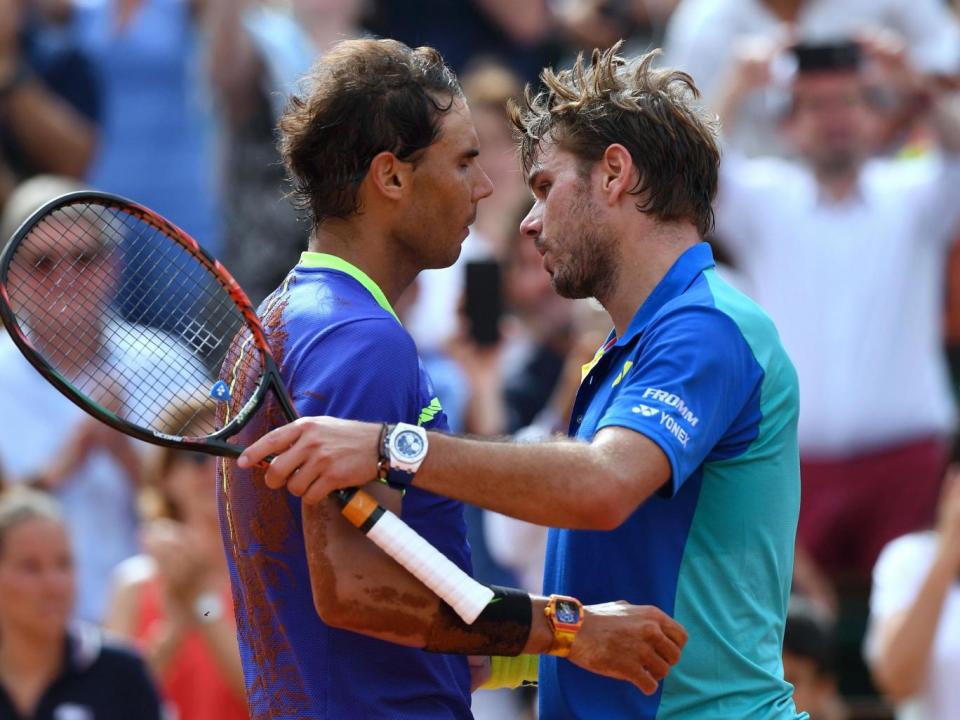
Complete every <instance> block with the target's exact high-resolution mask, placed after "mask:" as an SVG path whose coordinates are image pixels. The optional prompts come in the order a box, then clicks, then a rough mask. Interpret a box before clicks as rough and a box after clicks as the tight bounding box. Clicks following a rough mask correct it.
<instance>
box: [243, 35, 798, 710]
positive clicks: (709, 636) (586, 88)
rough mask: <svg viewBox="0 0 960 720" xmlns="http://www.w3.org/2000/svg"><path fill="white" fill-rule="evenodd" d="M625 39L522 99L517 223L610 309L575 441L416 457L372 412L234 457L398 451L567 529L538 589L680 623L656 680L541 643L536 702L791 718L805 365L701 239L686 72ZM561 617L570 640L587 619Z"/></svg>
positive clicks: (283, 478) (485, 498)
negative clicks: (596, 668)
mask: <svg viewBox="0 0 960 720" xmlns="http://www.w3.org/2000/svg"><path fill="white" fill-rule="evenodd" d="M618 50H619V48H618V47H616V48H613V49H612V50H609V51H607V52H604V53H601V52H594V54H593V56H592V58H591V60H590V61H589V62H587V63H584V62H583V61H582V60H580V61H578V62H577V63H576V64H575V65H574V67H573V68H572V69H569V70H565V71H562V72H553V71H550V70H547V71H545V72H544V74H543V76H542V79H543V87H542V89H541V90H540V91H539V92H537V93H535V94H534V93H532V92H528V93H527V97H526V101H525V103H523V105H522V106H520V107H514V108H513V111H512V115H513V121H514V123H515V125H516V126H517V129H518V131H519V133H520V154H521V158H522V162H523V167H524V170H525V171H526V174H527V181H528V183H529V186H530V188H531V190H532V191H533V195H534V198H535V204H534V206H533V209H532V210H531V211H530V213H529V215H528V216H527V217H526V218H525V219H524V220H523V222H522V224H521V231H522V233H523V234H524V235H525V236H526V237H527V238H528V239H529V241H530V242H532V243H534V244H535V245H536V247H537V249H538V250H539V251H540V253H541V255H542V256H543V264H544V267H545V269H546V271H547V272H549V273H550V275H551V277H552V280H553V285H554V287H555V288H556V290H557V292H559V293H560V294H561V295H564V296H566V297H574V298H580V297H591V296H592V297H594V298H596V299H597V300H599V301H600V303H601V304H602V305H603V306H604V307H605V308H606V310H607V312H608V313H609V314H610V317H611V320H612V321H613V326H614V327H613V330H612V331H611V332H610V335H609V337H608V338H607V341H606V342H605V343H604V344H603V346H602V347H601V348H600V349H599V350H598V352H597V354H596V356H595V357H594V359H593V361H592V362H591V363H589V364H588V365H587V366H586V367H585V368H584V379H583V383H582V385H581V387H580V391H579V395H578V397H577V400H576V402H575V404H574V408H573V416H572V418H571V421H570V434H571V435H572V436H573V438H574V441H569V440H557V441H554V442H545V443H540V444H514V443H508V442H501V443H496V442H479V441H474V440H468V439H462V438H454V437H450V436H447V435H443V434H440V433H428V434H426V436H425V437H424V438H423V441H422V445H423V447H422V448H420V453H419V456H418V457H417V458H415V459H416V462H415V463H413V464H411V463H408V462H407V461H406V460H405V459H404V454H403V453H402V452H399V453H398V452H397V448H396V447H395V444H396V443H394V442H393V441H392V438H394V437H395V436H398V432H397V431H396V430H394V429H390V428H388V433H387V442H386V443H385V446H384V447H380V449H379V451H378V450H377V448H378V438H379V435H380V427H379V426H377V425H370V424H363V423H356V422H348V421H344V420H337V419H333V418H322V417H313V418H303V419H301V420H299V421H297V422H295V423H292V424H289V425H287V426H285V427H283V428H280V429H278V430H276V431H273V432H272V433H270V434H269V435H267V436H266V437H264V438H263V439H262V440H261V441H260V442H258V443H256V444H255V445H254V446H252V447H250V448H248V450H247V451H246V452H245V453H244V456H243V457H242V458H241V459H240V463H241V465H248V464H249V463H251V462H253V461H256V460H259V459H261V458H264V457H266V456H267V455H269V454H277V457H276V459H274V460H273V462H272V465H271V469H270V470H269V472H268V473H267V477H266V481H267V483H268V484H269V485H270V486H272V487H282V486H284V485H286V487H287V488H288V489H289V490H290V491H291V493H292V494H293V495H294V496H300V497H302V498H303V499H304V500H305V501H307V502H312V501H314V500H315V499H319V498H321V497H323V496H324V495H326V493H328V492H329V491H330V490H332V489H333V488H337V487H346V486H351V485H356V484H359V483H362V482H364V481H365V480H366V479H367V478H369V476H370V474H371V473H373V472H376V468H377V465H378V461H379V464H380V466H381V467H383V466H389V467H391V468H392V467H394V465H399V466H401V467H402V468H404V469H406V470H408V472H407V473H406V475H404V476H403V477H405V479H406V482H407V483H408V485H409V487H410V488H411V490H418V489H419V490H424V491H429V492H434V493H438V494H441V495H445V496H448V497H452V498H456V499H458V500H462V501H466V502H470V503H474V504H477V505H481V506H483V507H486V508H489V509H491V510H495V511H497V512H500V513H504V514H507V515H511V516H513V517H517V518H521V519H523V520H527V521H531V522H535V523H540V524H543V525H549V526H552V527H554V528H558V529H555V530H552V531H551V533H550V538H549V542H548V550H547V564H546V573H545V581H544V584H545V591H546V592H547V593H551V594H554V595H561V596H574V597H576V598H579V599H580V600H586V601H595V600H597V599H600V598H610V597H616V598H625V599H627V600H628V601H630V602H633V603H637V604H641V605H643V604H651V605H655V606H657V607H660V608H662V609H664V610H665V611H666V612H667V613H668V614H670V615H671V616H673V617H674V619H676V620H677V621H679V622H680V623H681V624H682V625H683V626H684V627H685V628H686V630H687V631H688V633H689V638H690V639H689V642H688V643H687V645H686V647H685V649H684V653H683V657H682V658H681V659H680V661H679V663H678V664H677V665H676V666H675V667H674V669H673V670H672V671H671V673H670V675H669V676H668V677H667V678H666V679H665V680H664V681H663V682H662V683H660V685H659V687H658V688H657V691H656V692H655V693H653V694H651V695H645V694H643V693H641V692H639V691H638V689H637V688H636V687H635V686H634V685H631V684H630V683H625V682H621V681H618V680H615V679H610V678H601V677H597V676H595V675H590V674H587V673H585V672H583V671H582V670H581V669H580V668H578V667H576V666H575V664H574V663H571V662H569V659H564V658H558V657H554V656H550V657H544V658H542V659H541V663H540V704H541V717H545V718H550V720H555V719H558V718H605V719H606V718H698V719H699V718H707V717H709V718H715V719H719V718H729V719H730V720H742V718H777V719H781V718H783V719H786V718H795V717H797V712H796V709H795V707H794V704H793V701H792V699H791V688H790V686H789V685H788V684H787V683H786V682H784V679H783V670H782V666H781V659H780V648H781V643H782V639H783V629H784V623H785V618H786V612H787V599H788V596H789V591H790V580H791V571H792V567H793V547H794V536H795V533H796V525H797V515H798V509H799V502H800V475H799V460H798V453H797V411H798V403H797V394H798V393H797V378H796V373H795V371H794V368H793V365H792V364H791V362H790V360H789V358H788V357H787V355H786V353H785V352H784V350H783V347H782V346H781V344H780V340H779V337H778V334H777V331H776V329H775V327H774V326H773V323H772V322H771V321H770V319H769V318H768V317H767V316H766V315H765V314H764V312H763V311H762V310H761V309H760V308H758V307H757V306H756V305H755V304H754V303H752V302H751V301H750V300H749V299H747V298H746V297H745V296H743V295H741V294H740V293H739V292H737V291H736V290H734V289H733V288H731V287H730V286H729V285H727V284H726V283H725V282H723V280H721V279H720V278H719V277H718V276H717V274H716V271H715V268H714V261H713V256H712V253H711V250H710V246H709V245H708V244H706V243H705V242H704V241H703V238H704V236H705V235H706V234H707V233H708V232H709V230H710V229H711V226H712V223H713V214H712V210H711V201H712V200H713V197H714V195H715V193H716V188H717V175H718V167H719V163H720V152H719V149H718V146H717V139H716V133H715V128H714V127H713V124H712V122H711V121H710V120H708V119H707V118H706V117H705V116H703V115H702V114H701V113H700V111H699V110H698V109H697V106H696V105H695V103H694V97H695V95H696V89H695V86H694V83H693V80H692V79H691V78H690V77H689V76H688V75H686V74H684V73H679V72H675V71H671V70H667V69H655V68H654V67H653V66H652V62H653V59H654V55H653V54H648V55H646V56H644V57H642V58H639V59H634V60H629V59H627V58H624V57H622V56H620V55H619V54H618ZM414 465H415V466H416V467H414ZM414 470H415V472H413V471H414ZM588 624H589V623H588V622H587V623H584V625H583V628H586V627H588ZM569 632H570V633H571V634H572V637H573V639H572V642H571V646H570V647H571V653H576V651H577V648H578V643H579V642H580V641H581V636H580V635H582V632H583V631H582V630H581V631H580V635H578V634H577V633H576V629H575V628H569ZM571 657H572V656H571Z"/></svg>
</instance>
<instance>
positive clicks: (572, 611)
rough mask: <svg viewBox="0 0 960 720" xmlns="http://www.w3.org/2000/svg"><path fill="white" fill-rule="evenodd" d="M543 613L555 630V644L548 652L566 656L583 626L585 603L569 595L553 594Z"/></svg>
mask: <svg viewBox="0 0 960 720" xmlns="http://www.w3.org/2000/svg"><path fill="white" fill-rule="evenodd" d="M543 614H544V615H546V616H547V622H548V623H550V628H551V629H552V630H553V644H551V645H550V649H549V650H548V651H547V654H549V655H556V656H557V657H566V656H567V655H569V654H570V647H571V646H572V645H573V641H574V640H575V639H576V637H577V633H578V632H579V631H580V628H581V627H582V626H583V603H581V602H580V601H579V600H577V599H576V598H574V597H569V596H567V595H551V596H550V598H549V599H548V600H547V606H546V607H545V608H544V609H543Z"/></svg>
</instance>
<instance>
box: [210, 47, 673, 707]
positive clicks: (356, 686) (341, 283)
mask: <svg viewBox="0 0 960 720" xmlns="http://www.w3.org/2000/svg"><path fill="white" fill-rule="evenodd" d="M308 82H309V87H308V89H307V90H306V92H305V94H304V95H303V96H301V97H297V98H294V99H293V100H292V102H291V104H290V106H289V108H288V110H287V112H286V114H285V115H284V116H283V118H282V119H281V122H280V130H281V146H282V152H283V156H284V161H285V163H286V165H287V167H288V169H289V171H290V174H291V176H292V178H293V180H294V183H295V187H296V195H297V197H298V199H299V200H300V201H301V202H302V204H303V207H304V208H305V209H306V210H308V212H309V215H310V217H311V220H312V222H313V225H314V228H313V233H312V236H311V240H310V245H309V250H308V251H307V252H305V253H304V254H303V256H302V258H301V260H300V263H299V264H298V265H297V266H296V267H295V268H294V269H293V270H292V271H291V272H290V274H289V275H288V277H287V278H286V280H285V281H284V283H283V285H282V286H281V287H280V288H279V289H278V290H277V291H276V292H274V293H273V294H272V295H271V296H270V297H268V298H267V300H265V301H264V304H263V305H262V306H261V308H260V312H259V314H260V316H261V320H262V324H263V326H264V330H265V333H266V335H267V339H268V342H269V344H270V346H271V349H272V354H273V356H274V357H275V358H276V360H277V363H278V365H279V367H280V373H281V375H282V377H283V381H284V384H285V385H286V387H287V388H288V389H289V391H290V395H291V397H292V398H293V402H294V404H295V405H296V410H297V411H298V412H299V413H300V414H301V415H333V416H337V417H341V418H352V419H355V420H366V421H373V422H376V423H378V425H377V426H376V427H377V428H378V430H377V432H376V437H374V438H372V439H371V441H370V447H368V448H365V452H364V457H366V455H367V454H373V455H374V456H376V454H377V447H380V446H383V447H389V450H388V451H387V459H388V460H389V462H384V463H383V464H381V467H380V475H381V476H382V479H383V480H384V482H382V483H380V482H375V478H376V476H377V475H378V470H377V468H376V467H374V466H373V465H371V467H370V468H369V471H370V472H369V476H368V477H367V478H366V481H367V483H365V484H367V490H368V491H369V492H370V494H371V495H373V496H375V497H376V499H377V500H378V501H379V502H380V503H381V504H382V505H383V506H385V507H387V508H389V509H391V510H392V511H393V512H394V513H396V514H397V515H399V516H400V517H401V518H402V519H403V520H404V521H405V522H406V523H407V524H408V525H409V526H410V527H411V528H413V529H414V530H415V531H417V532H418V533H419V534H420V535H421V536H422V537H423V538H425V539H426V540H427V541H428V542H429V543H430V544H431V545H433V546H434V547H435V548H437V549H439V550H440V551H441V552H443V554H444V555H446V556H447V558H449V559H450V560H452V561H453V562H454V563H456V564H457V565H458V566H459V567H460V568H462V569H464V570H469V567H470V557H469V547H468V545H467V542H466V536H465V527H464V522H463V517H462V511H461V506H460V503H459V502H457V501H454V500H448V499H446V498H442V497H439V496H437V495H434V494H432V493H430V492H427V491H424V490H421V489H420V488H417V487H408V488H406V491H405V492H404V493H401V492H400V491H399V490H398V489H397V488H398V487H399V486H400V485H405V484H407V483H406V479H407V478H409V477H410V476H411V475H412V474H414V473H415V472H416V470H417V468H418V466H419V463H420V461H421V459H422V451H423V450H424V449H425V446H424V445H423V441H424V439H425V433H426V430H427V429H431V430H441V431H442V430H446V420H445V417H444V414H443V410H442V405H441V403H440V400H439V399H438V398H436V397H435V395H434V393H433V391H432V388H431V385H430V380H429V378H427V376H426V375H425V373H424V372H423V370H422V367H421V366H420V363H419V360H418V358H417V353H416V348H415V346H414V343H413V341H412V340H411V338H410V337H409V335H408V334H407V333H406V332H405V331H404V329H403V327H402V326H401V325H400V323H399V322H398V321H397V319H396V317H395V315H394V313H393V310H392V307H391V303H392V302H394V301H396V299H397V298H398V297H399V296H400V294H401V293H402V292H403V291H404V290H405V289H406V287H407V286H408V285H409V284H410V283H411V282H412V281H413V280H414V278H415V277H416V275H417V273H418V272H420V271H421V270H423V269H426V268H436V267H445V266H447V265H450V264H452V263H453V262H454V260H456V258H457V256H458V254H459V252H460V245H461V243H462V242H463V240H464V239H465V238H466V236H467V228H468V226H469V225H470V224H471V223H472V222H473V220H474V217H475V215H476V211H477V204H478V203H479V201H480V200H482V199H483V198H485V197H486V196H488V195H489V194H490V192H491V189H492V188H491V185H490V181H489V179H488V178H487V176H486V174H485V173H484V172H483V170H482V169H481V167H480V165H479V163H478V160H477V156H478V154H479V150H480V149H479V146H478V141H477V136H476V131H475V130H474V127H473V123H472V121H471V118H470V112H469V109H468V108H467V106H466V104H465V102H464V100H463V96H462V93H461V90H460V87H459V85H458V83H457V80H456V78H455V77H454V76H453V74H452V73H451V72H450V71H449V70H448V69H447V68H446V67H445V66H444V64H443V61H442V59H441V58H440V56H439V55H438V54H437V53H436V52H435V51H433V50H432V49H429V48H419V49H416V50H411V49H410V48H408V47H406V46H404V45H402V44H401V43H398V42H395V41H390V40H355V41H347V42H343V43H341V44H339V45H338V46H336V47H335V48H334V49H333V50H332V51H331V52H330V53H329V54H327V55H326V56H325V57H323V58H322V59H321V60H320V61H319V62H318V64H317V65H316V66H315V67H314V69H313V71H312V72H311V74H310V76H309V77H308ZM235 350H236V352H232V353H230V354H228V356H227V361H226V362H225V363H224V369H223V371H222V373H221V378H222V379H223V380H224V381H225V382H226V384H227V386H228V387H230V388H238V387H239V388H242V387H243V386H244V384H249V383H251V382H255V381H256V375H255V374H252V373H249V372H245V370H247V368H245V365H244V362H245V360H244V356H243V354H242V352H240V350H239V349H236V348H235ZM231 392H233V390H231ZM264 418H265V419H264V420H263V421H261V422H260V423H259V424H258V423H257V422H252V423H251V424H249V425H247V426H245V427H244V428H243V430H242V431H241V433H240V436H239V444H240V445H243V446H245V445H247V444H248V443H249V442H250V441H253V440H255V439H256V438H258V437H259V436H260V435H261V434H262V433H264V432H266V431H267V430H269V429H270V427H271V426H276V425H279V424H281V422H282V420H283V418H282V415H281V414H280V413H278V412H271V406H270V405H267V412H266V413H264ZM386 423H389V424H390V426H389V429H390V432H389V433H385V432H384V433H381V430H385V429H387V428H386V425H385V424H386ZM381 435H383V436H381ZM219 488H220V490H219V492H220V507H221V517H222V527H223V532H224V544H225V547H226V550H227V554H228V560H229V563H230V567H231V576H232V581H233V586H234V597H235V600H236V602H235V605H236V610H237V625H238V632H239V640H240V649H241V656H242V659H243V663H244V669H245V675H246V684H247V693H248V698H249V705H250V713H251V717H252V718H253V719H254V720H262V719H266V718H291V717H310V718H347V717H353V718H384V719H388V718H389V719H390V720H405V719H410V720H414V719H416V720H430V719H432V718H436V719H438V720H439V719H440V718H443V719H444V720H448V719H450V718H458V719H459V718H464V719H465V718H470V717H471V714H470V692H471V668H472V669H473V671H474V672H473V675H474V677H473V684H478V683H479V682H481V681H482V680H483V679H484V678H486V677H487V676H488V675H489V674H490V673H491V672H492V673H493V675H494V676H495V678H494V680H495V681H496V682H498V683H499V682H503V683H506V684H518V683H519V682H520V681H521V680H522V679H524V678H529V677H535V676H536V671H535V663H531V662H530V660H529V658H522V657H521V658H519V659H515V660H511V661H503V660H497V661H496V662H495V663H494V664H493V667H492V668H491V667H490V666H489V664H488V662H487V660H486V659H482V660H481V659H479V658H481V657H482V658H486V657H488V656H491V655H497V656H517V655H520V654H521V653H527V654H539V653H552V654H555V655H560V656H566V657H568V658H569V659H570V660H571V661H572V662H574V663H576V664H577V665H579V666H580V667H583V668H585V669H586V670H590V671H592V672H597V673H603V674H605V675H609V676H612V677H616V678H622V679H624V680H627V681H629V682H631V683H634V684H635V685H636V686H637V687H639V688H640V690H642V691H644V692H648V693H649V692H654V691H655V690H656V688H657V682H658V681H659V680H660V679H661V678H663V677H664V676H665V675H666V674H667V673H668V671H669V669H670V667H671V666H672V665H673V664H674V663H676V661H677V660H678V658H679V656H680V652H681V649H682V647H683V645H684V642H685V641H686V633H685V632H684V630H683V629H682V628H681V627H680V625H679V624H677V623H676V622H675V621H673V620H672V619H671V618H669V617H668V616H667V615H666V614H664V613H663V612H662V611H660V610H658V609H657V608H654V607H650V606H643V607H640V606H634V605H629V604H627V603H623V602H615V603H604V604H596V605H592V606H588V607H583V606H581V604H580V603H579V601H578V600H577V599H576V598H559V597H554V598H539V597H537V598H532V597H530V596H529V595H528V594H527V593H525V592H520V591H516V590H510V589H503V588H495V589H494V599H493V601H492V602H491V603H490V604H489V605H488V606H487V609H486V610H484V611H483V612H482V613H481V615H480V616H479V618H477V620H476V621H475V622H473V623H472V624H470V625H467V624H465V623H464V622H463V620H461V619H460V617H459V616H458V615H457V614H456V613H455V612H454V611H453V610H452V609H451V608H450V607H449V606H447V605H446V604H445V603H443V602H441V601H440V600H438V598H437V596H436V595H434V593H433V592H431V591H430V590H428V589H427V588H426V587H425V586H424V585H422V584H421V583H420V582H419V581H418V580H416V579H415V578H414V577H413V576H412V575H410V574H408V573H407V571H406V570H404V569H403V568H401V567H400V566H399V565H398V564H397V563H396V562H394V561H393V560H391V559H390V558H389V557H388V556H387V555H386V554H384V553H383V552H382V551H381V550H380V549H379V548H377V546H375V545H374V544H373V543H371V542H370V541H369V540H368V539H367V538H365V537H364V535H363V534H362V533H358V532H357V531H356V529H355V528H354V527H351V525H350V523H348V522H347V521H346V520H345V519H344V518H343V517H342V516H341V515H340V512H339V510H338V508H337V506H336V504H335V503H334V502H333V501H332V500H330V501H328V500H322V501H320V502H317V503H311V504H307V503H301V500H300V499H299V498H298V497H295V496H293V495H291V494H289V493H287V492H277V491H276V490H271V489H269V488H268V487H267V486H266V484H265V483H264V472H263V470H260V469H257V468H252V467H250V466H246V467H244V468H241V467H239V466H238V465H237V464H236V463H235V462H233V461H230V460H228V461H225V462H224V463H223V467H222V468H221V473H220V483H219ZM608 599H611V600H616V599H617V598H608ZM467 656H477V657H474V658H473V660H468V657H467Z"/></svg>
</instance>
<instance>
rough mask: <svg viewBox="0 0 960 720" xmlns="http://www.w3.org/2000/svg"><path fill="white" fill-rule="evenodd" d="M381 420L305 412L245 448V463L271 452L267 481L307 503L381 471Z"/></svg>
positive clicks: (242, 460)
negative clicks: (307, 413)
mask: <svg viewBox="0 0 960 720" xmlns="http://www.w3.org/2000/svg"><path fill="white" fill-rule="evenodd" d="M379 441H380V425H377V424H374V423H361V422H356V421H354V420H340V419H339V418H332V417H305V418H300V419H299V420H295V421H294V422H292V423H290V424H289V425H284V426H283V427H281V428H277V429H276V430H273V431H271V432H269V433H267V434H266V435H264V436H263V437H262V438H260V439H259V440H257V441H256V442H255V443H253V444H252V445H251V446H250V447H248V448H247V449H246V450H244V451H243V454H242V455H241V456H240V458H239V459H238V461H237V464H238V465H239V466H240V467H242V468H245V467H250V466H252V465H256V464H257V463H259V462H260V461H262V460H264V459H266V458H267V457H268V456H270V455H273V456H274V458H273V460H272V461H271V462H270V468H269V470H267V474H266V477H265V481H266V484H267V487H269V488H272V489H274V490H278V489H280V488H282V487H284V486H286V488H287V490H289V491H290V492H291V493H293V494H294V495H297V496H299V497H301V498H302V499H303V501H304V502H305V503H307V504H315V503H318V502H320V501H321V500H323V498H325V497H326V496H327V495H329V494H330V493H331V492H333V491H334V490H339V489H340V488H345V487H353V486H358V485H366V484H367V483H368V482H370V481H371V480H373V479H374V478H376V476H377V460H378V459H379V457H380V453H379V448H378V447H377V444H378V443H379Z"/></svg>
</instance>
